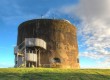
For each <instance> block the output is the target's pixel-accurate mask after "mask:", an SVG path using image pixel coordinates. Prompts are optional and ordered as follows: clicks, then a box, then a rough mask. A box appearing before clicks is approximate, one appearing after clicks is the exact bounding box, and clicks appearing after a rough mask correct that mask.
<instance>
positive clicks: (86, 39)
mask: <svg viewBox="0 0 110 80" xmlns="http://www.w3.org/2000/svg"><path fill="white" fill-rule="evenodd" d="M61 11H62V12H65V13H66V14H70V15H76V16H78V17H79V18H80V19H81V20H82V24H81V25H80V27H78V28H79V29H78V30H79V31H78V36H79V37H83V38H82V42H83V46H87V48H86V51H83V52H82V53H81V56H86V57H90V58H94V59H96V58H98V59H100V58H104V59H106V58H107V57H109V58H108V62H110V0H80V2H79V4H77V5H70V6H65V7H62V8H61ZM80 41H81V40H80ZM81 45H82V44H81ZM105 61H106V60H105ZM106 62H107V61H106ZM109 66H110V64H109Z"/></svg>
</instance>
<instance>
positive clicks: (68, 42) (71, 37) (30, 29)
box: [14, 19, 79, 69]
mask: <svg viewBox="0 0 110 80" xmlns="http://www.w3.org/2000/svg"><path fill="white" fill-rule="evenodd" d="M14 54H15V67H60V68H74V69H76V68H77V69H78V68H79V57H78V45H77V36H76V27H75V26H74V25H72V24H71V23H70V22H69V21H67V20H59V19H34V20H29V21H26V22H23V23H21V24H20V25H19V27H18V39H17V46H16V47H15V49H14Z"/></svg>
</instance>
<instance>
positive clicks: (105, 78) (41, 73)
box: [0, 68, 110, 80]
mask: <svg viewBox="0 0 110 80" xmlns="http://www.w3.org/2000/svg"><path fill="white" fill-rule="evenodd" d="M0 80H110V70H109V69H80V70H74V69H55V68H1V69H0Z"/></svg>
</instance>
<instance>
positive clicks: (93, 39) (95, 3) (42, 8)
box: [0, 0, 110, 68]
mask: <svg viewBox="0 0 110 80" xmlns="http://www.w3.org/2000/svg"><path fill="white" fill-rule="evenodd" d="M41 16H42V17H43V18H57V19H67V20H69V21H70V22H71V23H72V24H74V25H75V26H76V27H77V29H78V31H77V36H78V46H79V57H80V65H81V68H110V22H109V21H110V0H0V36H1V37H0V67H13V66H14V54H13V53H14V52H13V48H14V46H15V45H16V40H17V28H18V25H19V24H20V23H22V22H24V21H26V20H30V19H35V18H36V19H37V18H41Z"/></svg>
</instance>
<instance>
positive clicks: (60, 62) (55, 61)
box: [53, 58, 61, 63]
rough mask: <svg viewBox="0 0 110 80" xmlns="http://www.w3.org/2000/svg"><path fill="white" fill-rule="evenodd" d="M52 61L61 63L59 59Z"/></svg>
mask: <svg viewBox="0 0 110 80" xmlns="http://www.w3.org/2000/svg"><path fill="white" fill-rule="evenodd" d="M53 60H54V62H55V63H61V61H60V59H59V58H54V59H53Z"/></svg>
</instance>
